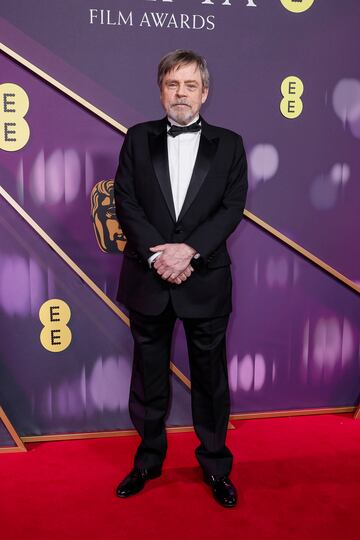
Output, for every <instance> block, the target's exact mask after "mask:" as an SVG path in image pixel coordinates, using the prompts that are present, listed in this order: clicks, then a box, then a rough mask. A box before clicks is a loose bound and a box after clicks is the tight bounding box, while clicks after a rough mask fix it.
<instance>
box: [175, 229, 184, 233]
mask: <svg viewBox="0 0 360 540" xmlns="http://www.w3.org/2000/svg"><path fill="white" fill-rule="evenodd" d="M182 232H183V230H182V229H175V234H181V233H182Z"/></svg>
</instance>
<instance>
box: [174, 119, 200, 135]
mask: <svg viewBox="0 0 360 540" xmlns="http://www.w3.org/2000/svg"><path fill="white" fill-rule="evenodd" d="M168 124H169V126H171V127H170V129H169V131H168V134H169V135H171V137H177V136H178V135H180V133H195V132H196V131H200V130H201V126H200V118H199V119H198V120H196V122H193V123H192V124H190V126H175V124H173V125H171V124H170V122H169V121H168Z"/></svg>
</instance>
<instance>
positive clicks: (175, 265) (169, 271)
mask: <svg viewBox="0 0 360 540" xmlns="http://www.w3.org/2000/svg"><path fill="white" fill-rule="evenodd" d="M150 251H153V252H156V251H161V252H162V253H161V255H159V256H158V257H157V258H156V259H155V262H154V263H153V268H154V269H155V270H156V272H157V273H158V274H159V276H161V278H162V279H165V280H166V281H169V282H170V283H176V284H177V285H180V284H181V283H182V282H183V281H186V280H187V279H188V277H190V276H191V273H192V272H193V271H194V269H193V267H192V266H191V264H190V261H191V259H192V257H193V256H194V255H195V253H196V250H195V249H194V248H192V247H190V246H188V245H187V244H158V245H157V246H153V247H151V248H150Z"/></svg>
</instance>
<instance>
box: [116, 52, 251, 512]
mask: <svg viewBox="0 0 360 540" xmlns="http://www.w3.org/2000/svg"><path fill="white" fill-rule="evenodd" d="M158 84H159V87H160V99H161V103H162V106H163V108H164V110H165V113H166V116H165V118H163V119H162V120H157V121H152V122H145V123H142V124H138V125H136V126H134V127H132V128H131V129H129V131H128V133H127V135H126V138H125V141H124V144H123V146H122V149H121V152H120V158H119V166H118V169H117V172H116V178H115V201H116V211H117V216H118V219H119V222H120V224H121V227H122V230H123V231H124V233H125V236H126V238H127V244H126V247H125V251H124V260H123V266H122V270H121V274H120V281H119V290H118V296H117V298H118V300H119V301H120V302H121V303H122V304H124V305H125V306H126V307H127V308H128V310H129V318H130V328H131V332H132V335H133V338H134V360H133V371H132V379H131V388H130V397H129V411H130V416H131V419H132V421H133V423H134V426H135V428H136V429H137V431H138V433H139V435H140V437H141V443H140V445H139V447H138V449H137V452H136V455H135V458H134V467H133V469H132V470H131V472H130V473H129V474H128V475H127V476H126V478H124V480H123V481H122V482H121V483H120V484H119V486H118V487H117V489H116V493H117V495H118V496H119V497H128V496H130V495H133V494H135V493H137V492H139V491H140V490H141V489H142V488H143V487H144V485H145V483H146V482H147V481H148V480H150V479H152V478H156V477H158V476H160V474H161V469H162V464H163V461H164V458H165V455H166V450H167V442H166V432H165V417H166V414H167V410H168V402H169V362H170V347H171V339H172V333H173V328H174V324H175V321H176V319H177V318H179V319H181V320H182V322H183V325H184V329H185V334H186V340H187V346H188V355H189V363H190V373H191V402H192V414H193V423H194V429H195V432H196V434H197V436H198V438H199V441H200V445H199V446H198V447H197V448H196V450H195V454H196V457H197V460H198V462H199V464H200V466H201V468H202V471H203V475H204V481H205V482H206V483H207V484H209V485H210V486H211V488H212V493H213V495H214V498H215V499H216V500H217V502H219V503H220V504H222V505H223V506H226V507H232V506H235V504H236V499H237V495H236V489H235V487H234V485H233V484H232V482H231V480H230V478H229V474H230V470H231V467H232V461H233V456H232V454H231V452H230V450H229V449H228V448H227V447H226V445H225V439H226V432H227V425H228V419H229V414H230V397H229V385H228V375H227V361H226V345H225V338H226V328H227V324H228V319H229V315H230V313H231V309H232V304H231V289H232V281H231V270H230V262H231V261H230V257H229V254H228V251H227V248H226V240H227V238H228V237H229V235H230V234H231V233H232V231H233V230H234V229H235V228H236V226H237V225H238V223H239V222H240V220H241V218H242V216H243V211H244V207H245V200H246V193H247V164H246V156H245V151H244V147H243V142H242V138H241V137H240V136H239V135H237V134H236V133H234V132H232V131H230V130H227V129H223V128H219V127H215V126H212V125H210V124H208V123H207V122H206V121H205V120H204V118H203V117H201V116H200V115H199V112H200V108H201V106H202V105H203V104H204V103H205V101H206V98H207V96H208V92H209V72H208V69H207V65H206V61H205V60H204V59H203V58H202V57H201V56H199V55H197V54H196V53H194V52H192V51H186V50H177V51H175V52H172V53H169V54H167V55H166V56H165V57H164V58H163V59H162V60H161V62H160V64H159V67H158Z"/></svg>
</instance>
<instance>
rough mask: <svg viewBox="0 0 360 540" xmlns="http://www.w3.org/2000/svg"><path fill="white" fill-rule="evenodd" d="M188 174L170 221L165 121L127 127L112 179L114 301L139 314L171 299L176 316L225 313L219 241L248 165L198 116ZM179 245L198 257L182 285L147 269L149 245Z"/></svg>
mask: <svg viewBox="0 0 360 540" xmlns="http://www.w3.org/2000/svg"><path fill="white" fill-rule="evenodd" d="M201 125H202V130H201V138H200V145H199V151H198V155H197V158H196V162H195V166H194V171H193V174H192V177H191V180H190V184H189V188H188V191H187V194H186V197H185V201H184V204H183V207H182V209H181V213H180V215H179V217H178V219H177V220H176V218H175V210H174V204H173V198H172V192H171V184H170V175H169V166H168V152H167V120H166V118H164V119H162V120H158V121H153V122H145V123H142V124H138V125H136V126H134V127H132V128H130V129H129V131H128V133H127V135H126V137H125V141H124V144H123V146H122V148H121V151H120V158H119V166H118V169H117V172H116V177H115V202H116V212H117V217H118V220H119V222H120V224H121V227H122V229H123V231H124V233H125V235H126V238H127V244H126V247H125V251H124V260H123V265H122V269H121V274H120V280H119V289H118V294H117V299H118V300H119V302H121V303H122V304H124V305H125V306H126V307H127V308H129V309H131V310H135V311H139V312H140V313H143V314H146V315H157V314H159V313H161V311H163V309H165V307H166V305H167V303H168V301H169V296H171V299H172V302H173V306H174V309H175V311H176V313H177V315H178V316H179V317H216V316H220V315H226V314H228V313H230V312H231V309H232V304H231V289H232V281H231V271H230V262H231V261H230V257H229V254H228V251H227V248H226V239H227V238H228V236H229V235H230V234H231V232H232V231H233V230H234V229H235V227H236V226H237V224H238V223H239V221H240V220H241V218H242V216H243V211H244V207H245V200H246V193H247V185H248V184H247V163H246V156H245V151H244V147H243V142H242V138H241V137H240V136H239V135H237V134H236V133H234V132H232V131H229V130H227V129H223V128H219V127H215V126H211V125H209V124H208V123H207V122H205V120H204V119H203V118H201ZM169 242H171V243H173V242H179V243H181V242H185V243H186V244H188V245H190V246H192V247H193V248H194V249H196V251H197V252H199V253H200V255H201V259H200V264H199V266H198V268H197V269H196V270H195V271H194V272H193V273H192V274H191V276H190V277H189V278H188V279H187V280H186V281H185V282H183V283H182V284H181V285H176V284H171V283H168V282H167V281H165V280H163V279H162V278H161V277H160V276H158V275H157V273H156V271H155V270H154V269H150V268H149V264H148V261H147V259H148V257H150V256H151V255H152V254H153V252H151V251H150V250H149V248H150V247H151V246H155V245H157V244H163V243H169Z"/></svg>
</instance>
